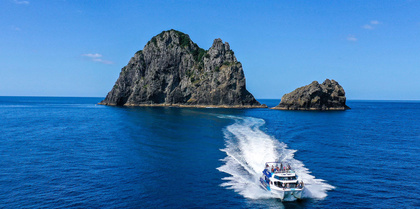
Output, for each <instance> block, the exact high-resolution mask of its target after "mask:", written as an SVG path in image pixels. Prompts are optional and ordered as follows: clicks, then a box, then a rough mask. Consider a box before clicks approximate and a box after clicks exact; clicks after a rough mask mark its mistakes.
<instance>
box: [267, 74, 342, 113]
mask: <svg viewBox="0 0 420 209" xmlns="http://www.w3.org/2000/svg"><path fill="white" fill-rule="evenodd" d="M272 109H280V110H346V109H350V108H349V107H348V106H347V105H346V96H345V92H344V89H343V87H341V86H340V84H338V82H337V81H334V80H329V79H326V80H325V81H324V82H323V83H322V84H319V83H318V82H317V81H314V82H312V83H311V84H309V85H307V86H303V87H300V88H298V89H296V90H294V91H292V92H290V93H288V94H285V95H284V96H283V97H282V98H281V102H280V104H279V105H277V106H276V107H274V108H272Z"/></svg>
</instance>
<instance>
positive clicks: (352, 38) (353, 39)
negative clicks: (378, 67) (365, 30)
mask: <svg viewBox="0 0 420 209" xmlns="http://www.w3.org/2000/svg"><path fill="white" fill-rule="evenodd" d="M347 41H353V42H355V41H357V38H356V37H355V36H354V35H348V36H347Z"/></svg>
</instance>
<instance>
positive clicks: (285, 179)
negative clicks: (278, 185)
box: [274, 175, 296, 181]
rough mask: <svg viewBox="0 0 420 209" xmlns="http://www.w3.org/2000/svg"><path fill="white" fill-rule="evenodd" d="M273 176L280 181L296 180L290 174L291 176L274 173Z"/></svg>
mask: <svg viewBox="0 0 420 209" xmlns="http://www.w3.org/2000/svg"><path fill="white" fill-rule="evenodd" d="M274 178H275V179H277V180H281V181H289V180H296V176H292V177H280V176H277V175H274Z"/></svg>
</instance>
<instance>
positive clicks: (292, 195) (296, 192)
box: [260, 178, 303, 201]
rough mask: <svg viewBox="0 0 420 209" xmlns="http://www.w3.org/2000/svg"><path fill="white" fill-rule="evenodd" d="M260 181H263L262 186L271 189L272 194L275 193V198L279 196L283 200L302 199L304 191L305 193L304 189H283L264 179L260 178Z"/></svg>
mask: <svg viewBox="0 0 420 209" xmlns="http://www.w3.org/2000/svg"><path fill="white" fill-rule="evenodd" d="M260 182H261V186H262V187H263V188H264V189H266V190H268V191H270V192H271V194H273V197H274V198H279V199H281V200H286V201H294V200H297V199H302V193H303V189H294V188H291V189H282V188H275V187H274V186H273V188H272V187H270V185H269V184H268V183H267V182H266V181H265V180H264V179H263V178H260Z"/></svg>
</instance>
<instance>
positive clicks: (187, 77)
mask: <svg viewBox="0 0 420 209" xmlns="http://www.w3.org/2000/svg"><path fill="white" fill-rule="evenodd" d="M99 104H103V105H117V106H181V107H184V106H185V107H233V108H254V107H266V106H265V105H261V104H260V103H259V102H258V101H257V100H256V99H255V98H254V96H253V95H252V94H251V93H249V92H248V91H247V90H246V88H245V76H244V72H243V70H242V64H241V63H240V62H238V61H237V60H236V57H235V55H234V53H233V51H232V50H231V49H230V47H229V44H228V43H227V42H225V43H223V42H222V40H221V39H216V40H214V42H213V45H212V46H211V47H210V49H209V50H204V49H202V48H200V47H198V46H197V44H195V43H194V42H193V41H191V39H190V37H189V36H188V35H187V34H184V33H182V32H179V31H176V30H169V31H164V32H162V33H160V34H159V35H157V36H155V37H153V38H152V39H151V40H150V41H149V42H148V43H147V44H146V46H145V47H144V49H143V50H140V51H138V52H137V53H135V55H134V57H132V58H131V60H130V61H129V63H128V64H127V66H125V67H123V68H122V70H121V73H120V76H119V78H118V80H117V81H116V83H115V85H114V87H113V88H112V90H111V91H110V92H109V93H108V95H107V96H106V98H105V100H103V101H102V102H100V103H99Z"/></svg>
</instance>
